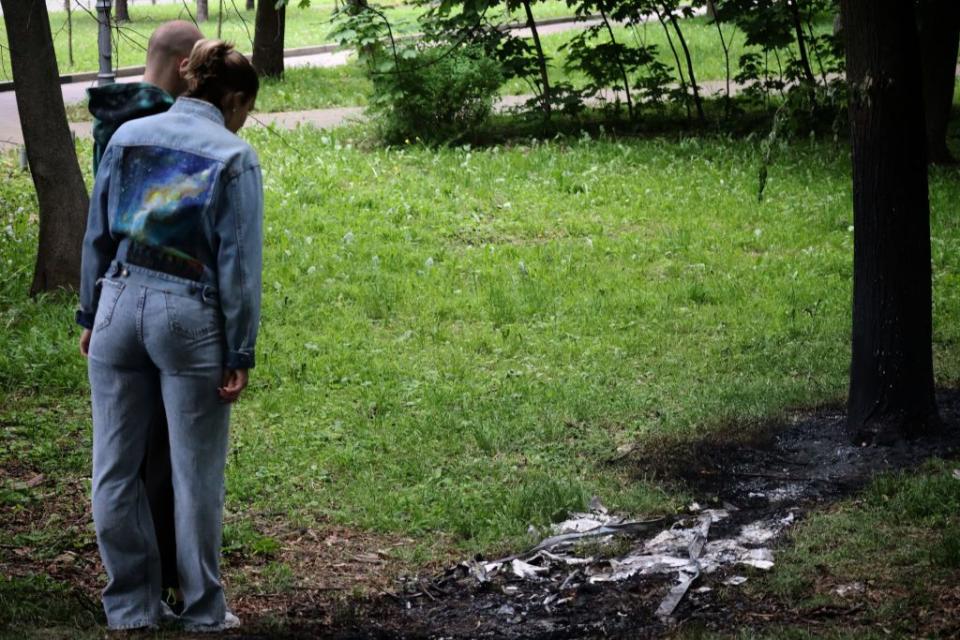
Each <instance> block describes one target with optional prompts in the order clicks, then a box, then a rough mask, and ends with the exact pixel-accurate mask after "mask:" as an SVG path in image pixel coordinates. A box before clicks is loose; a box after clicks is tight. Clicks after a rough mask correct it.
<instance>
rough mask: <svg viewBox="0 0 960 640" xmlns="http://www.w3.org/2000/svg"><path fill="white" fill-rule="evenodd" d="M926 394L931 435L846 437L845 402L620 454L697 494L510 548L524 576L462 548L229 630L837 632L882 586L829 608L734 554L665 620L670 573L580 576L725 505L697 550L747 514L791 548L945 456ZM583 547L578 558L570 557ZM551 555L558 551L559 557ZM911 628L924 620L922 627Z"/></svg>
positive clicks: (349, 633)
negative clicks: (767, 583) (892, 477)
mask: <svg viewBox="0 0 960 640" xmlns="http://www.w3.org/2000/svg"><path fill="white" fill-rule="evenodd" d="M938 401H939V405H940V410H941V416H942V418H943V423H944V428H943V429H942V430H941V431H939V432H938V433H936V434H932V435H927V436H924V437H921V438H916V439H909V440H908V439H901V440H897V441H895V442H892V443H890V444H889V445H885V446H879V445H868V444H865V443H857V442H852V441H851V438H850V436H849V435H848V433H847V431H846V429H845V425H844V418H845V417H844V415H843V412H842V411H840V410H838V409H835V408H823V409H818V410H816V411H813V412H808V413H796V414H792V415H789V416H788V417H787V418H786V419H784V420H782V421H779V422H777V423H774V424H770V425H767V426H765V427H763V428H760V429H757V430H755V431H753V432H752V434H751V436H750V437H749V439H746V440H743V439H741V440H740V441H739V442H731V441H728V440H727V441H725V440H722V439H712V440H711V441H699V442H694V443H673V444H671V445H667V446H662V447H660V448H658V449H657V450H656V452H655V453H650V454H646V455H645V456H638V455H632V456H630V457H627V458H625V459H622V460H620V461H618V464H629V465H633V466H634V467H635V468H637V470H638V472H640V471H642V472H643V473H644V474H645V475H648V476H649V474H650V472H651V471H653V472H655V473H656V474H657V475H658V476H659V477H660V478H662V479H663V480H664V481H665V482H677V483H682V484H683V485H685V486H686V487H687V489H688V490H689V491H690V492H692V493H693V494H694V495H695V496H697V502H698V503H699V504H694V505H692V506H691V509H690V511H689V512H688V513H679V514H675V515H671V516H667V517H665V518H660V519H654V520H652V521H641V522H635V523H630V522H627V523H625V524H624V526H623V529H622V530H617V531H616V532H615V533H614V534H613V535H610V536H606V537H605V541H604V542H599V541H598V542H596V543H595V542H593V541H591V538H590V537H589V536H587V537H585V538H583V539H580V540H578V541H577V543H576V544H575V545H568V546H567V547H566V548H565V550H564V551H563V552H562V553H557V554H553V555H554V556H556V557H554V558H551V557H549V556H550V549H548V550H547V552H548V553H547V555H546V556H544V555H543V554H542V553H540V554H538V553H535V552H528V553H525V554H520V555H519V556H518V557H517V558H519V559H520V560H521V561H522V562H524V563H525V565H526V566H527V567H532V568H531V569H530V571H531V572H534V571H535V574H534V573H531V575H530V576H527V577H521V575H518V574H517V572H516V571H510V570H509V564H503V565H500V567H499V571H496V572H494V573H492V575H484V571H483V569H481V568H482V567H484V566H486V567H488V568H489V567H490V566H492V564H490V563H489V562H488V560H486V559H483V558H474V559H473V560H471V561H466V562H463V563H460V564H458V565H456V566H454V567H451V568H450V569H448V570H446V571H445V572H442V573H438V574H435V575H432V576H429V577H415V578H407V579H404V580H402V581H401V582H400V583H399V586H398V587H397V588H396V589H394V590H393V591H391V592H385V593H384V594H383V595H381V596H378V597H374V598H367V599H363V600H357V599H353V600H343V601H339V602H336V603H332V604H331V605H330V606H329V608H328V610H326V611H325V612H323V613H322V614H320V615H315V616H313V618H312V621H308V620H307V618H306V616H305V617H303V618H301V619H300V620H299V621H293V620H290V621H289V622H290V623H289V624H284V625H282V626H281V627H274V628H272V629H267V628H262V629H255V628H248V630H247V631H246V633H244V634H241V637H246V638H251V639H252V638H312V637H332V638H508V639H509V638H535V639H543V640H545V639H561V638H592V637H623V638H627V637H629V638H655V637H665V636H673V635H677V634H678V633H680V634H682V633H686V632H690V633H694V634H696V633H699V632H701V631H707V632H717V633H724V632H733V631H736V630H739V629H743V628H745V627H747V628H755V629H760V630H763V629H772V628H776V627H777V626H778V625H780V626H782V625H800V626H802V627H803V628H805V629H810V630H814V631H815V630H816V629H827V628H830V627H832V626H833V625H836V624H837V623H842V624H844V625H845V626H846V627H847V628H849V629H856V628H858V625H868V624H870V622H869V619H868V618H866V617H863V616H862V614H864V613H865V612H866V610H867V609H869V608H870V607H871V606H873V605H874V604H876V603H875V602H873V603H872V602H871V599H873V600H880V599H882V598H883V597H884V593H882V591H880V590H873V591H872V592H870V593H868V594H867V595H866V596H865V597H864V598H861V599H859V600H857V599H854V600H851V601H848V602H842V603H839V604H836V603H824V604H821V605H817V606H799V605H798V604H797V603H795V602H791V601H787V600H785V599H784V598H781V597H778V596H776V595H773V594H770V593H764V592H763V591H762V589H761V590H759V591H758V590H757V589H744V588H741V587H740V584H742V582H743V581H744V579H746V581H756V580H759V577H760V574H761V573H762V572H761V571H760V570H759V569H756V568H752V567H749V566H748V567H744V566H742V565H737V564H736V563H734V564H732V565H723V566H719V567H717V568H716V569H715V570H714V571H713V572H711V573H707V572H702V573H700V574H699V575H698V576H696V577H695V579H694V580H693V581H692V584H691V586H690V587H689V589H688V590H687V591H685V592H684V594H683V596H682V598H681V599H680V601H679V604H678V605H677V606H676V609H675V610H674V611H673V612H672V615H670V616H660V615H657V610H658V607H661V606H662V605H663V602H664V598H665V597H666V596H667V594H668V593H670V591H671V589H672V588H674V587H675V586H676V584H677V581H676V579H675V576H672V575H670V574H668V573H656V572H654V573H650V574H644V573H637V574H636V575H632V576H630V577H628V578H626V579H622V580H616V581H613V580H611V581H602V582H593V581H592V580H591V575H592V576H593V577H596V576H597V575H609V573H610V567H611V566H613V567H614V568H616V567H617V566H622V565H618V564H617V563H618V562H619V561H622V560H625V559H629V556H630V552H631V551H633V552H634V553H636V551H637V549H642V548H644V546H645V545H648V546H649V543H650V541H651V538H653V537H654V536H656V535H657V534H658V532H660V535H661V536H662V535H663V532H664V531H667V532H671V531H672V532H676V531H687V530H692V529H695V528H696V526H697V522H700V521H702V520H703V514H704V513H714V512H722V513H724V514H725V515H723V517H722V518H721V519H719V520H715V521H714V523H713V524H709V523H708V527H709V528H708V530H707V532H706V534H705V535H704V536H703V539H702V540H700V541H699V544H700V549H702V548H703V547H704V545H706V547H707V548H710V545H711V544H716V543H718V542H722V541H723V539H725V538H729V537H730V536H735V535H738V533H739V534H742V532H743V531H745V530H746V528H749V527H751V526H753V525H755V524H757V523H777V522H787V523H788V524H787V525H784V526H783V527H782V528H779V529H776V533H777V535H776V536H775V537H772V538H770V539H769V540H766V542H769V545H770V546H773V547H774V548H775V549H776V548H777V547H778V545H779V546H780V548H782V546H783V545H784V544H789V542H788V541H785V540H784V537H783V536H782V535H781V534H782V532H783V531H787V530H789V524H790V523H792V522H793V521H795V520H799V519H802V518H804V516H805V515H806V514H808V513H810V512H811V511H815V510H823V509H827V508H829V506H830V505H831V504H833V503H835V502H836V501H838V500H840V499H842V498H845V497H848V496H850V495H852V494H854V493H855V492H857V491H858V490H860V489H861V488H863V487H864V486H865V485H866V484H867V483H868V482H869V481H870V480H871V479H872V478H874V477H876V476H877V475H878V474H882V473H885V472H894V471H899V470H909V469H913V468H915V467H917V466H918V465H919V464H921V463H922V462H924V461H925V460H928V459H930V458H933V457H940V458H950V457H953V456H955V455H956V452H958V451H960V393H958V392H957V391H953V390H947V391H941V392H940V393H939V395H938ZM678 460H679V461H682V462H681V463H678V462H677V461H678ZM698 518H700V520H699V521H698ZM604 544H611V545H612V546H610V547H608V548H609V549H612V550H613V552H612V553H611V554H610V555H611V557H604V553H603V549H602V547H603V545H604ZM748 546H749V545H748ZM588 547H589V548H588ZM551 549H552V548H551ZM588 553H589V554H590V556H591V559H590V562H584V563H583V564H582V565H577V564H576V563H575V562H576V560H574V563H570V562H569V560H570V558H576V557H578V556H584V555H587V554H588ZM699 553H701V551H698V554H699ZM561 556H562V557H564V558H566V560H558V559H557V558H559V557H561ZM704 557H706V556H704ZM499 560H504V559H499ZM505 560H507V562H509V561H510V559H509V558H508V559H505ZM493 564H495V563H493ZM523 570H525V569H524V567H521V573H522V572H523ZM578 571H579V572H580V575H579V576H578V575H577V572H578ZM591 572H593V573H592V574H591ZM604 572H606V573H604ZM681 576H682V574H681ZM737 580H739V581H740V582H737ZM942 586H943V587H944V588H943V589H942V590H941V591H942V592H939V594H938V596H937V600H938V602H939V606H940V607H941V609H942V611H941V613H939V614H937V615H934V616H932V617H929V618H923V619H919V620H918V624H919V625H921V626H919V627H918V628H917V633H918V634H919V635H934V636H937V637H939V636H941V635H942V634H943V633H948V634H949V633H950V632H949V630H950V629H953V630H954V632H958V631H960V630H958V629H957V628H956V627H957V625H956V623H954V622H951V621H950V619H951V616H950V613H949V612H950V611H954V612H955V611H957V609H958V607H957V605H958V601H957V600H958V597H957V594H958V591H957V589H956V588H955V586H951V583H950V582H949V580H948V581H946V582H944V584H943V585H942ZM868 591H869V590H868ZM305 613H306V612H301V615H303V614H305ZM923 624H929V625H932V626H929V628H928V629H927V631H926V633H925V632H924V629H923V627H922V625H923Z"/></svg>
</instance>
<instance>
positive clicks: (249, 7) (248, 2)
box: [247, 0, 255, 11]
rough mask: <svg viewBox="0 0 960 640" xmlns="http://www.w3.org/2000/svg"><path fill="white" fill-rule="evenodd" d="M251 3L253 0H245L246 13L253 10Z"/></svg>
mask: <svg viewBox="0 0 960 640" xmlns="http://www.w3.org/2000/svg"><path fill="white" fill-rule="evenodd" d="M253 3H254V0H247V11H253V10H254V8H255V7H254V4H253Z"/></svg>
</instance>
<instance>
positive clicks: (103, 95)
mask: <svg viewBox="0 0 960 640" xmlns="http://www.w3.org/2000/svg"><path fill="white" fill-rule="evenodd" d="M87 99H88V101H89V104H88V108H89V109H90V113H91V114H93V118H94V120H93V173H94V175H96V173H97V169H98V168H99V167H100V158H101V157H103V152H104V150H105V149H106V148H107V144H108V143H109V142H110V138H112V137H113V134H114V133H116V131H117V129H119V128H120V125H122V124H123V123H124V122H128V121H130V120H135V119H136V118H143V117H144V116H152V115H154V114H156V113H163V112H164V111H166V110H167V109H169V108H170V107H171V106H173V102H174V100H173V97H172V96H171V95H170V94H168V93H167V92H166V91H164V90H163V89H161V88H160V87H156V86H154V85H152V84H148V83H146V82H123V83H114V84H108V85H104V86H102V87H92V88H90V89H87Z"/></svg>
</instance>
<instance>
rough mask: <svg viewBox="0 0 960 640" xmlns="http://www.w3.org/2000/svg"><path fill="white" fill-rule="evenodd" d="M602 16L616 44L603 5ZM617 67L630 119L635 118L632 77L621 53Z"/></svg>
mask: <svg viewBox="0 0 960 640" xmlns="http://www.w3.org/2000/svg"><path fill="white" fill-rule="evenodd" d="M600 17H601V18H603V24H605V25H606V27H607V33H608V34H609V35H610V42H612V43H613V44H614V45H615V44H617V39H616V37H614V35H613V27H611V26H610V20H608V19H607V12H606V11H604V9H603V7H600ZM616 62H617V68H618V69H619V70H620V77H621V78H623V93H624V95H626V98H627V114H628V115H629V117H630V120H631V121H632V120H633V98H631V97H630V79H629V78H628V76H627V70H626V68H625V67H624V66H623V60H622V59H621V58H620V55H619V54H618V55H617V60H616Z"/></svg>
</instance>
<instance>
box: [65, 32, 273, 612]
mask: <svg viewBox="0 0 960 640" xmlns="http://www.w3.org/2000/svg"><path fill="white" fill-rule="evenodd" d="M182 72H183V75H184V77H185V78H186V79H187V82H188V84H189V89H188V91H187V92H186V94H184V95H185V97H181V98H179V99H178V100H177V101H176V103H174V105H173V106H172V107H171V108H170V110H169V111H167V112H166V113H163V114H159V115H154V116H149V117H145V118H140V119H137V120H134V121H131V122H128V123H126V124H124V125H122V126H121V127H120V128H119V129H118V130H117V132H116V133H115V134H114V136H113V138H112V139H111V141H110V143H109V145H108V146H107V148H106V150H105V152H104V155H103V158H102V160H101V163H100V167H99V171H98V173H97V177H96V182H95V185H94V189H93V195H92V196H91V200H90V213H89V217H88V221H87V231H86V235H85V237H84V245H83V264H82V274H81V285H80V310H79V311H78V313H77V321H78V322H79V323H80V324H81V325H83V326H84V331H83V334H82V335H81V338H80V350H81V352H83V353H84V354H85V355H87V356H88V372H89V378H90V388H91V395H92V407H93V517H94V523H95V525H96V531H97V543H98V545H99V548H100V555H101V558H102V559H103V564H104V568H105V569H106V572H107V577H108V582H107V586H106V588H105V589H104V591H103V605H104V609H105V611H106V614H107V623H108V625H109V627H110V628H112V629H135V628H142V627H152V626H154V625H156V624H157V623H158V622H159V621H160V619H161V616H162V610H161V601H160V566H159V556H158V551H157V540H156V536H155V533H154V528H153V523H152V521H151V515H150V508H149V505H148V503H147V499H146V495H145V491H144V484H143V481H142V480H141V478H140V475H139V468H140V463H141V461H142V460H143V455H144V449H145V446H146V442H147V436H148V433H147V428H146V423H147V421H146V420H145V419H144V416H150V415H153V413H154V410H155V408H156V407H157V406H158V404H162V405H163V407H164V409H165V410H166V414H167V421H168V425H169V439H170V461H171V467H172V480H173V491H174V505H175V508H174V511H175V519H176V540H177V572H178V574H179V578H180V587H181V589H182V591H183V599H184V608H183V612H182V614H181V615H180V620H181V621H182V622H183V624H184V627H185V628H187V629H188V630H192V631H217V630H220V629H223V628H224V627H225V626H234V625H235V624H237V623H238V622H239V621H237V620H236V617H235V616H233V615H232V614H230V613H229V611H228V610H227V606H226V600H225V597H224V594H223V587H222V585H221V584H220V570H219V559H220V544H221V536H222V517H223V499H224V479H223V475H224V467H225V464H226V455H227V433H228V424H229V417H230V403H232V402H233V401H235V400H236V399H237V398H238V397H239V395H240V393H241V392H242V391H243V389H244V388H245V387H246V385H247V380H248V370H249V369H250V368H252V367H253V366H254V360H255V358H254V349H255V343H256V338H257V325H258V323H259V316H260V285H261V269H262V245H263V231H262V229H263V187H262V180H261V175H260V165H259V161H258V159H257V156H256V153H255V152H254V151H253V149H251V148H250V146H249V145H248V144H247V143H245V142H244V141H242V140H241V139H240V138H238V137H237V136H236V135H235V134H236V132H237V131H238V130H239V129H240V128H241V127H242V126H243V124H244V121H245V120H246V117H247V113H248V112H249V110H250V109H251V108H252V107H253V103H254V100H255V99H256V94H257V90H258V88H259V82H258V80H257V75H256V72H255V71H254V69H253V67H252V66H251V65H250V63H249V61H248V60H247V59H246V58H244V57H243V55H241V54H240V53H238V52H237V51H235V50H234V49H233V47H232V46H231V45H228V44H226V43H224V42H222V41H219V40H201V41H199V42H198V43H197V44H196V45H195V46H194V48H193V51H192V53H191V55H190V58H189V59H188V60H186V61H185V62H184V65H183V68H182Z"/></svg>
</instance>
